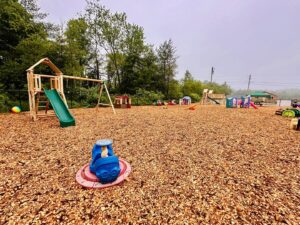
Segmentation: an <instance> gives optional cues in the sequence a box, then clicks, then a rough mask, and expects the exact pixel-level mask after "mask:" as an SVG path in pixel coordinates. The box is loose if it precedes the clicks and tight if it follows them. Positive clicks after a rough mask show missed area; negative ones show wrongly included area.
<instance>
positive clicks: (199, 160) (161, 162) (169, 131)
mask: <svg viewBox="0 0 300 225" xmlns="http://www.w3.org/2000/svg"><path fill="white" fill-rule="evenodd" d="M275 110H276V108H275V107H266V108H259V110H254V109H225V108H224V107H222V106H220V107H218V106H197V108H196V110H194V111H191V110H186V109H185V107H179V106H169V107H168V108H167V109H164V108H163V107H154V106H149V107H133V108H131V109H118V110H117V115H113V114H112V112H111V109H109V108H101V109H100V110H99V111H98V112H96V111H95V109H76V110H71V111H72V113H73V115H74V117H75V119H76V124H77V125H76V126H75V127H68V128H60V127H59V122H58V120H57V119H56V118H55V117H51V118H43V119H40V120H38V121H36V122H32V121H30V119H29V116H28V114H27V113H21V114H0V224H14V223H16V224H53V223H54V224H55V223H56V224H63V223H71V224H82V223H84V222H85V223H86V224H127V223H131V224H199V223H203V224H299V223H300V131H294V130H290V129H289V123H290V119H286V118H283V117H281V116H276V115H274V113H275ZM104 138H111V139H113V141H114V143H113V147H114V151H115V154H116V155H117V156H119V157H121V158H123V159H125V160H126V161H128V162H129V163H130V164H131V166H132V169H133V170H132V173H131V174H130V175H129V177H128V180H126V181H125V182H123V183H122V184H120V185H118V186H114V187H111V188H107V189H101V190H99V189H98V190H91V189H90V190H89V189H84V188H82V187H81V186H80V185H79V184H78V183H76V181H75V175H76V172H77V171H78V170H79V169H80V168H81V167H82V166H83V165H84V164H86V163H87V162H89V161H90V159H91V150H92V147H93V145H94V143H95V142H96V140H98V139H104Z"/></svg>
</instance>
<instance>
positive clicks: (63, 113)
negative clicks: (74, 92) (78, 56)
mask: <svg viewBox="0 0 300 225" xmlns="http://www.w3.org/2000/svg"><path fill="white" fill-rule="evenodd" d="M40 64H44V65H47V66H49V67H50V68H51V70H52V71H53V73H54V75H45V74H35V73H34V68H35V67H36V66H38V65H40ZM26 71H27V85H28V96H29V108H30V117H31V118H32V119H33V120H34V121H35V120H37V119H38V117H44V116H48V115H49V113H47V111H48V108H49V104H50V103H51V105H52V107H53V109H54V112H55V114H56V116H57V117H58V118H59V120H60V122H61V126H63V125H62V122H63V120H65V121H66V122H67V124H68V121H69V120H71V119H72V118H73V117H72V115H71V114H70V112H69V110H68V104H67V100H66V97H65V94H64V79H74V80H82V81H92V82H96V83H98V84H99V96H98V103H97V106H96V107H98V106H100V105H109V106H111V107H112V110H113V112H114V113H115V109H114V106H113V104H112V101H111V98H110V95H109V92H108V89H107V87H106V85H105V83H104V81H102V80H98V79H90V78H84V77H77V76H69V75H64V74H63V73H62V72H61V71H60V70H59V69H58V68H57V67H56V66H55V65H54V64H53V63H52V62H51V60H50V59H48V58H43V59H41V60H40V61H38V62H37V63H35V64H34V65H32V66H31V67H30V68H28V69H27V70H26ZM44 79H49V81H50V90H47V89H45V88H44V87H43V83H42V80H44ZM103 88H104V89H105V91H106V94H107V96H108V98H109V101H110V104H102V103H100V98H101V95H102V92H103ZM41 109H44V110H45V111H44V113H42V112H41ZM52 115H54V114H52ZM72 125H75V122H74V124H72Z"/></svg>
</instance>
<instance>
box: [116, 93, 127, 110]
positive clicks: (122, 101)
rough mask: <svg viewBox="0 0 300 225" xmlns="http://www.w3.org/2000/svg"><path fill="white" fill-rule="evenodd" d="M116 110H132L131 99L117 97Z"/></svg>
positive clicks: (124, 96)
mask: <svg viewBox="0 0 300 225" xmlns="http://www.w3.org/2000/svg"><path fill="white" fill-rule="evenodd" d="M114 106H115V108H122V109H125V108H131V99H130V98H129V97H128V96H127V95H122V96H117V97H116V98H115V102H114Z"/></svg>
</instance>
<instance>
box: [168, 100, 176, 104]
mask: <svg viewBox="0 0 300 225" xmlns="http://www.w3.org/2000/svg"><path fill="white" fill-rule="evenodd" d="M168 105H176V101H175V100H171V101H169V102H168Z"/></svg>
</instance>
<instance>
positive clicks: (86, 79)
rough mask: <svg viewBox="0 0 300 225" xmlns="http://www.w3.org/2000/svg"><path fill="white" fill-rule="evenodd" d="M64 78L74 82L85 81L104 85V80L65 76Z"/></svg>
mask: <svg viewBox="0 0 300 225" xmlns="http://www.w3.org/2000/svg"><path fill="white" fill-rule="evenodd" d="M63 78H66V79H73V80H85V81H93V82H98V83H103V80H98V79H91V78H84V77H75V76H68V75H63Z"/></svg>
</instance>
